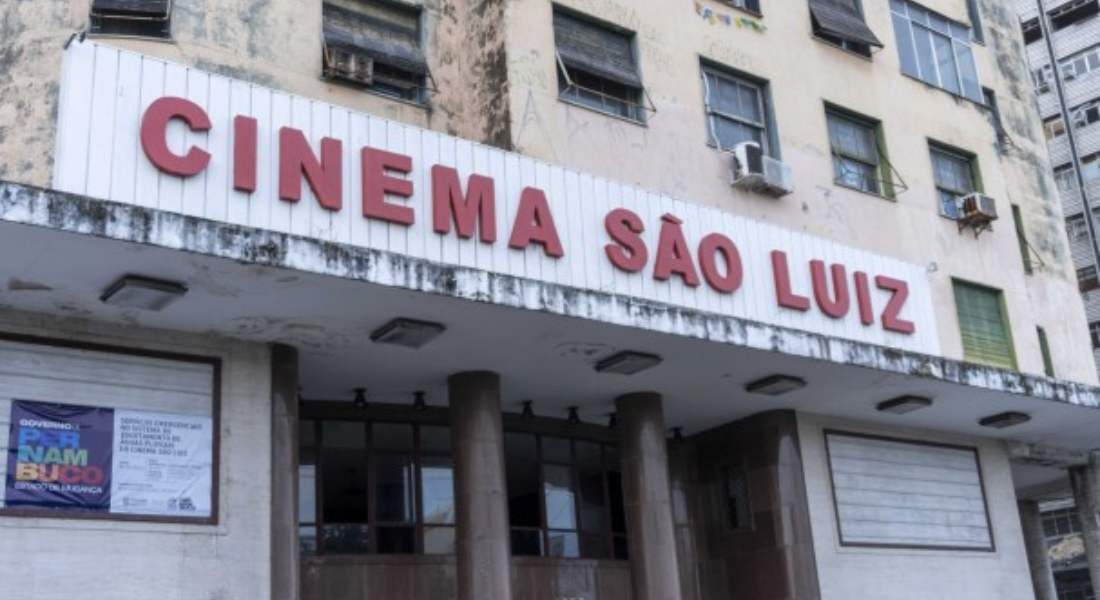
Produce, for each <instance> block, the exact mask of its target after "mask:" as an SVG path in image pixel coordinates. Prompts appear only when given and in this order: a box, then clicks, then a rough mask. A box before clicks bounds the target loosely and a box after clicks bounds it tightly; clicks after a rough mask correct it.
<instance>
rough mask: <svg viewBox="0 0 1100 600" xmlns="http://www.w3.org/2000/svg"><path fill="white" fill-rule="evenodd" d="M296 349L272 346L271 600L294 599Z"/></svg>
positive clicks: (296, 574) (296, 585)
mask: <svg viewBox="0 0 1100 600" xmlns="http://www.w3.org/2000/svg"><path fill="white" fill-rule="evenodd" d="M298 558H299V557H298V350H297V349H295V348H293V347H291V346H284V345H282V344H275V345H273V346H271V599H272V600H297V598H298V596H299V590H300V588H299V584H300V581H299V569H300V563H299V560H298Z"/></svg>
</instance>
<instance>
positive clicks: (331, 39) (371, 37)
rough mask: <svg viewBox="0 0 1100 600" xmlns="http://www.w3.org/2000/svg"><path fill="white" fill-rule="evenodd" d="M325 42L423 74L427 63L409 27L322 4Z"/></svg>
mask: <svg viewBox="0 0 1100 600" xmlns="http://www.w3.org/2000/svg"><path fill="white" fill-rule="evenodd" d="M324 14H325V23H324V35H325V45H326V46H328V47H330V48H339V49H342V50H347V51H349V52H354V53H357V54H363V55H366V56H369V57H370V58H372V59H374V61H375V62H376V63H381V64H385V65H388V66H391V67H394V68H397V69H401V70H402V71H408V72H410V73H416V74H419V75H425V74H427V72H428V64H427V61H426V60H425V59H424V52H423V51H422V50H421V48H420V39H419V33H418V32H417V30H416V29H414V28H412V27H403V26H400V25H397V24H395V23H393V22H390V21H387V20H383V19H379V18H375V17H372V16H369V15H364V14H359V13H355V12H353V11H350V10H347V9H345V8H341V7H339V6H334V5H331V4H328V3H326V4H324Z"/></svg>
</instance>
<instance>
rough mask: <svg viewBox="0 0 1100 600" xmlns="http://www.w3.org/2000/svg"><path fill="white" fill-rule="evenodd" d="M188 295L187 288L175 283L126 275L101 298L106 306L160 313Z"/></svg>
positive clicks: (113, 284)
mask: <svg viewBox="0 0 1100 600" xmlns="http://www.w3.org/2000/svg"><path fill="white" fill-rule="evenodd" d="M186 293H187V286H185V285H183V284H182V283H177V282H175V281H165V280H163V279H153V278H151V277H142V276H141V275H126V276H124V277H122V278H121V279H119V280H118V281H115V282H114V283H112V284H111V286H110V287H108V288H107V290H106V291H104V292H103V294H102V295H101V296H100V297H99V300H100V301H101V302H103V303H104V304H110V305H111V306H118V307H120V308H137V309H140V310H151V311H160V310H164V308H165V307H167V306H168V305H169V304H172V303H173V302H175V301H176V300H179V299H180V298H182V297H183V296H184V295H185V294H186Z"/></svg>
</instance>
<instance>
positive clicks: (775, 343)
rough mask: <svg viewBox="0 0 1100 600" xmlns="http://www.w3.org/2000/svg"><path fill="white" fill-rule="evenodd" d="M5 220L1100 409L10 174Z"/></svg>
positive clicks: (879, 355)
mask: <svg viewBox="0 0 1100 600" xmlns="http://www.w3.org/2000/svg"><path fill="white" fill-rule="evenodd" d="M0 220H4V221H9V222H12V223H19V224H25V225H34V226H40V227H49V228H51V229H56V230H59V231H66V232H70V233H83V234H88V235H94V236H97V237H102V238H107V239H114V240H121V241H127V242H135V243H139V244H148V245H153V246H158V247H161V248H168V249H173V250H182V251H186V252H194V253H197V254H203V255H207V256H215V257H219V258H226V259H230V260H235V261H239V262H243V263H249V264H259V265H265V266H271V267H282V268H287V269H296V270H300V271H306V272H311V273H317V274H322V275H331V276H334V277H342V278H345V279H352V280H358V281H366V282H370V283H376V284H379V285H385V286H391V287H398V288H403V289H409V290H413V291H419V292H426V293H430V294H438V295H441V296H447V297H452V298H461V299H465V300H473V301H476V302H488V303H492V304H497V305H500V306H507V307H512V308H523V309H528V310H537V311H542V312H548V313H552V314H557V315H562V316H568V317H577V318H582V319H591V320H595V321H600V322H604V323H610V324H613V325H622V326H626V327H637V328H640V329H645V330H649V331H656V332H660V333H668V334H673V335H681V336H687V337H693V338H697V339H703V340H708V341H713V342H718V343H723V344H733V345H736V346H744V347H748V348H755V349H760V350H768V351H773V352H782V353H785V354H789V355H793V356H802V357H806V358H814V359H819V360H824V361H828V362H832V363H836V364H842V365H852V366H860V367H868V368H872V369H876V370H880V371H885V372H890V373H900V374H905V375H913V376H917V377H926V378H929V379H935V380H940V381H946V382H951V383H958V384H963V385H969V386H973V387H976V388H982V389H987V390H993V391H998V392H1008V393H1012V394H1020V395H1026V396H1029V397H1032V398H1038V399H1043V400H1051V401H1056V402H1064V403H1068V404H1074V405H1078V406H1088V407H1100V388H1096V387H1094V386H1090V385H1084V384H1080V383H1074V382H1070V381H1063V380H1054V379H1050V378H1047V377H1039V376H1032V375H1028V374H1026V373H1021V372H1018V371H1010V370H1007V369H998V368H994V367H986V366H981V365H975V364H972V363H965V362H961V361H957V360H952V359H949V358H943V357H936V356H927V355H922V354H916V353H913V352H904V351H899V350H896V349H893V348H886V347H883V346H875V345H872V344H865V343H860V342H854V341H851V340H846V339H841V338H837V337H830V336H826V335H820V334H814V333H809V332H805V331H799V330H794V329H788V328H784V327H776V326H772V325H766V324H763V323H758V322H754V321H747V320H744V319H738V318H736V317H730V316H725V315H717V314H713V313H707V312H702V311H698V310H693V309H690V308H683V307H676V306H671V305H668V304H664V303H659V302H652V301H647V300H640V299H637V298H632V297H629V296H624V295H618V294H612V293H603V292H594V291H584V290H578V289H576V288H572V287H566V286H562V285H556V284H548V283H543V282H538V281H534V280H531V279H522V278H517V277H512V276H508V275H500V274H493V273H486V272H484V271H479V270H477V269H470V268H463V267H454V266H449V265H442V264H437V263H431V262H428V261H423V260H417V259H411V258H408V257H406V256H401V255H397V254H392V253H388V252H381V251H377V250H371V249H366V248H360V247H354V246H349V245H341V244H332V243H326V242H320V241H318V240H315V239H311V238H307V237H302V236H295V235H288V234H283V233H275V232H272V231H266V230H262V229H254V228H248V227H242V226H239V225H232V224H227V223H220V222H217V221H211V220H207V219H199V218H196V217H189V216H184V215H179V214H175V213H169V212H165V211H159V210H152V209H148V208H141V207H136V206H130V205H124V204H119V203H115V202H107V201H103V200H97V199H93V198H89V197H86V196H77V195H73V194H66V193H63V192H57V191H53V190H45V189H41V188H35V187H31V186H26V185H21V184H18V183H12V182H5V181H2V180H0Z"/></svg>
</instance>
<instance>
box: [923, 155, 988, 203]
mask: <svg viewBox="0 0 1100 600" xmlns="http://www.w3.org/2000/svg"><path fill="white" fill-rule="evenodd" d="M931 153H932V174H933V176H934V177H935V179H936V193H937V195H938V197H939V203H940V214H942V215H943V216H945V217H948V218H951V219H957V218H959V202H958V199H959V198H961V197H963V196H965V195H967V194H970V193H973V192H975V191H977V188H976V187H975V185H974V164H973V159H972V158H970V157H968V156H964V155H962V154H959V153H956V152H952V151H950V150H946V149H943V148H939V147H936V146H932V147H931Z"/></svg>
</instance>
